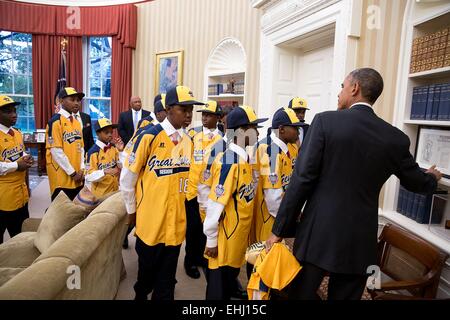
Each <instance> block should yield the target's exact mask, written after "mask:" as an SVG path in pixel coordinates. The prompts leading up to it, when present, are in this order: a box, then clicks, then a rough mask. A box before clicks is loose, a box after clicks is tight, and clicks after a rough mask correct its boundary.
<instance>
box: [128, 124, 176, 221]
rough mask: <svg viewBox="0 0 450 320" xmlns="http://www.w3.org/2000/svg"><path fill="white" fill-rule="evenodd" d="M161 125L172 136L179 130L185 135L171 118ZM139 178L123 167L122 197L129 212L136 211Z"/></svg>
mask: <svg viewBox="0 0 450 320" xmlns="http://www.w3.org/2000/svg"><path fill="white" fill-rule="evenodd" d="M161 126H162V128H163V129H164V131H165V132H166V134H167V135H168V136H169V137H170V136H171V135H172V134H174V133H175V132H178V134H179V139H181V137H182V136H183V129H182V128H180V129H175V128H174V126H173V125H172V124H171V123H170V121H169V119H167V118H166V119H164V121H163V122H161ZM137 179H138V174H136V173H134V172H132V171H130V170H128V168H125V167H124V168H123V169H122V171H121V172H120V187H119V189H120V191H121V194H122V198H123V200H124V202H125V207H126V209H127V212H128V214H133V213H136V194H135V189H136V182H137Z"/></svg>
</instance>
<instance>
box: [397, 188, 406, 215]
mask: <svg viewBox="0 0 450 320" xmlns="http://www.w3.org/2000/svg"><path fill="white" fill-rule="evenodd" d="M404 199H405V188H403V187H402V186H400V188H399V189H398V200H397V212H398V213H401V214H403V201H404Z"/></svg>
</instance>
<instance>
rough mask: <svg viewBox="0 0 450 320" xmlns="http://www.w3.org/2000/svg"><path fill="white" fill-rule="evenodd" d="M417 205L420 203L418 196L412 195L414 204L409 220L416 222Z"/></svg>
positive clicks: (417, 194)
mask: <svg viewBox="0 0 450 320" xmlns="http://www.w3.org/2000/svg"><path fill="white" fill-rule="evenodd" d="M419 203H420V194H419V193H415V194H414V203H413V208H412V213H411V219H413V220H416V217H417V215H418V214H419Z"/></svg>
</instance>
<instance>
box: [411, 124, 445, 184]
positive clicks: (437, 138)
mask: <svg viewBox="0 0 450 320" xmlns="http://www.w3.org/2000/svg"><path fill="white" fill-rule="evenodd" d="M447 157H448V159H447ZM414 159H415V160H416V162H417V164H418V165H419V167H420V168H422V169H425V170H427V169H428V168H429V167H431V166H432V165H434V164H435V165H436V169H438V170H439V171H441V173H442V175H443V176H444V177H445V178H447V179H450V161H446V159H447V160H449V159H450V128H448V127H433V126H420V127H419V130H418V132H417V143H416V150H415V154H414ZM444 163H447V166H443V165H442V164H444Z"/></svg>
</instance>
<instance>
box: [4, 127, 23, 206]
mask: <svg viewBox="0 0 450 320" xmlns="http://www.w3.org/2000/svg"><path fill="white" fill-rule="evenodd" d="M5 128H6V127H5ZM11 130H12V131H13V135H10V134H8V133H7V132H8V130H6V132H4V131H3V130H0V142H1V143H0V162H3V163H6V164H8V163H13V162H16V161H17V160H19V159H20V158H21V157H23V156H24V152H25V146H24V143H23V138H22V133H21V132H20V131H19V130H17V129H14V128H11ZM25 177H26V171H17V169H16V170H14V171H12V172H8V173H6V174H2V175H0V194H1V197H0V210H1V211H14V210H17V209H19V208H22V207H23V206H24V205H25V204H26V203H27V202H28V199H29V195H28V188H27V186H26V183H25Z"/></svg>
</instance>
